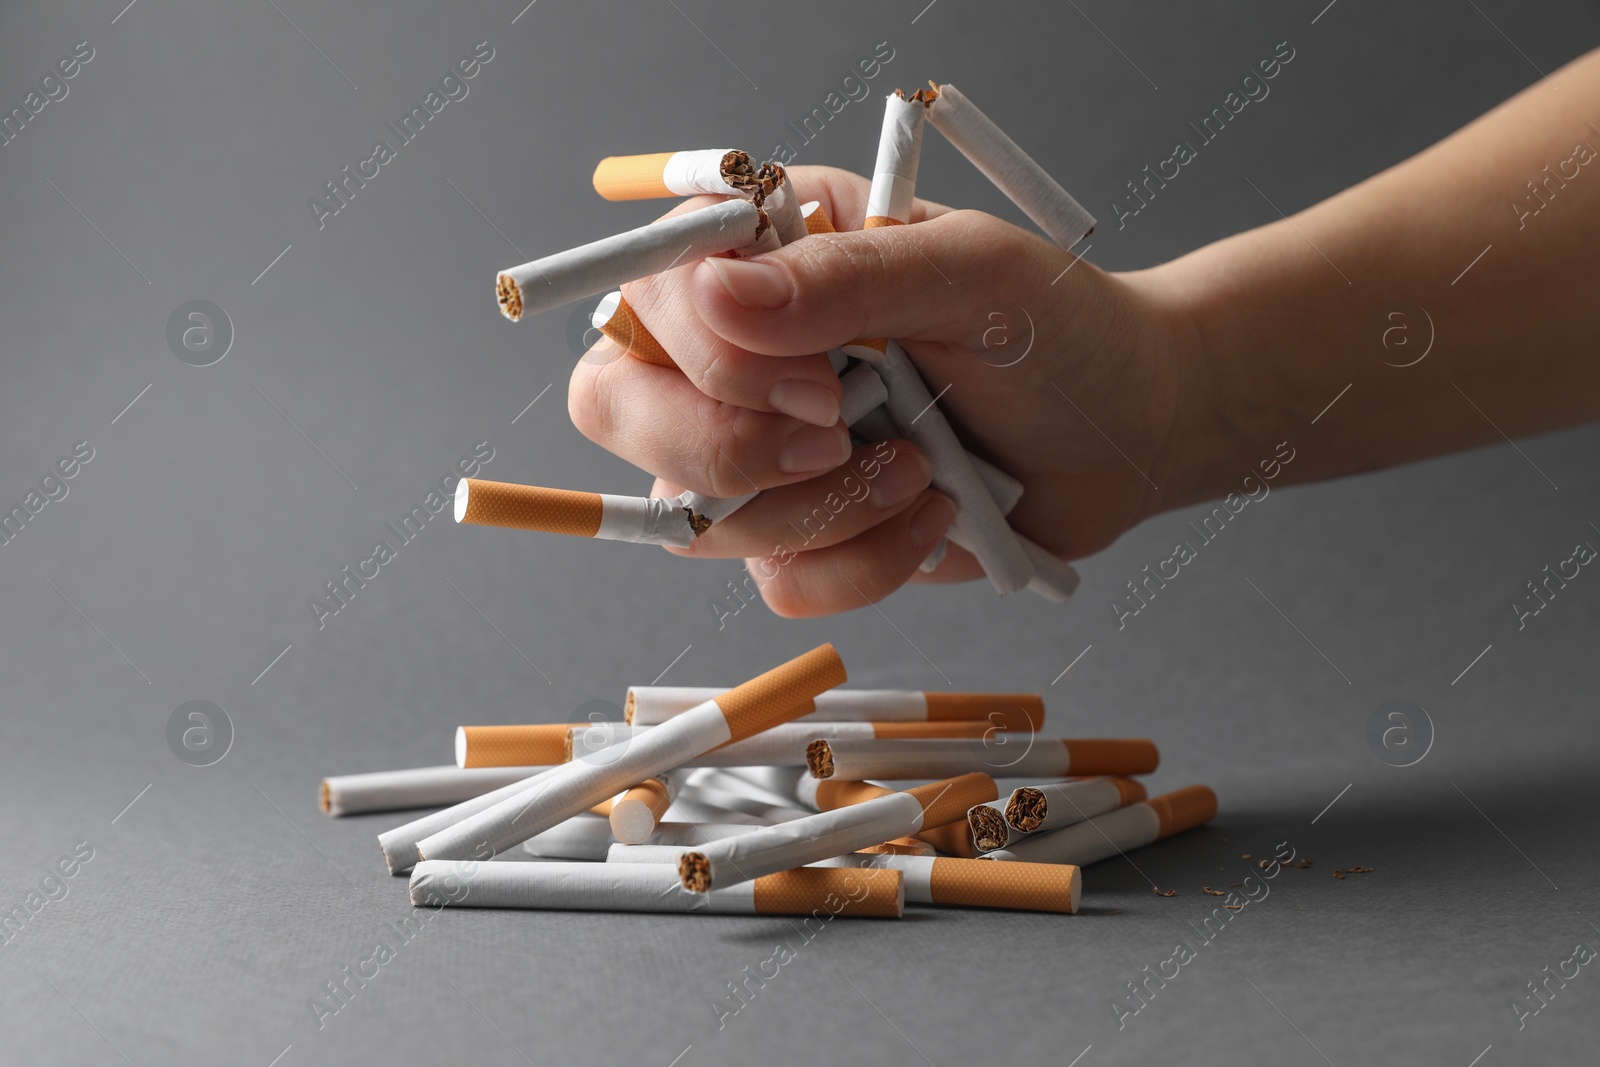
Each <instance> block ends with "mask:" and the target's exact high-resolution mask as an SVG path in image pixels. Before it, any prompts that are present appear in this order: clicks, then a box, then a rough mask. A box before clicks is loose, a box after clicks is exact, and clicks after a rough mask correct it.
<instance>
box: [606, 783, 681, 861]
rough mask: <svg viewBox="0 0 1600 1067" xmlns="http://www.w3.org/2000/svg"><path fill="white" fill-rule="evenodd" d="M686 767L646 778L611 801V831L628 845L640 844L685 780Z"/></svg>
mask: <svg viewBox="0 0 1600 1067" xmlns="http://www.w3.org/2000/svg"><path fill="white" fill-rule="evenodd" d="M688 777H689V772H688V771H687V770H671V771H667V772H666V773H665V774H658V775H656V776H655V777H654V778H647V779H645V780H644V781H642V782H640V783H639V784H638V785H636V786H634V787H633V788H631V789H629V790H627V791H626V792H624V793H622V794H621V795H619V796H617V797H616V798H614V799H613V800H612V801H611V813H610V822H611V833H612V834H613V835H614V836H615V837H616V839H617V840H618V841H621V842H623V843H625V844H629V845H639V844H643V843H644V842H645V841H648V840H649V839H650V835H651V834H653V833H655V832H656V827H657V826H658V825H659V824H660V823H661V820H662V818H663V817H664V816H665V815H666V813H667V809H668V808H669V807H671V806H672V802H673V801H674V800H676V799H677V797H678V792H679V791H680V790H681V789H682V788H683V784H684V782H685V781H687V780H688Z"/></svg>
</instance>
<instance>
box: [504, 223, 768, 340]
mask: <svg viewBox="0 0 1600 1067" xmlns="http://www.w3.org/2000/svg"><path fill="white" fill-rule="evenodd" d="M769 228H770V224H769V222H768V219H767V215H766V212H764V211H762V210H761V209H760V208H759V207H757V206H756V205H755V204H753V203H751V202H750V201H748V200H725V201H723V202H722V203H719V204H712V205H711V206H710V207H703V208H700V209H699V210H697V211H690V212H686V213H685V214H682V215H674V216H672V217H671V218H665V219H660V220H658V221H656V222H652V223H650V224H649V225H647V226H640V227H639V228H637V229H634V230H628V231H627V232H625V233H619V234H616V235H614V236H611V237H603V238H601V239H600V240H598V241H591V242H590V243H589V244H586V245H579V246H578V247H577V248H570V249H568V250H566V251H565V252H557V253H555V254H553V255H549V256H545V257H544V258H542V259H536V260H533V261H532V262H530V263H524V264H522V265H521V266H517V267H512V268H510V269H508V270H504V271H501V272H500V273H499V274H498V275H496V276H495V291H496V294H497V295H498V297H499V301H500V311H501V313H502V314H504V315H505V317H506V318H508V319H510V320H512V321H513V322H516V321H517V320H519V319H521V318H522V316H523V315H533V314H537V313H538V312H540V311H543V310H545V309H546V308H552V307H556V306H558V305H560V304H565V303H567V302H568V301H572V300H577V299H579V298H581V297H585V296H595V295H597V294H599V293H603V292H605V291H606V290H607V289H615V288H616V287H617V286H619V285H621V284H622V283H623V282H631V281H633V280H634V279H636V278H643V277H645V276H647V275H650V274H659V273H661V272H662V271H665V270H668V269H669V268H671V267H675V266H677V265H678V264H679V263H688V262H693V261H694V260H698V259H704V258H706V257H707V256H713V255H716V254H718V253H719V252H727V251H730V250H734V249H742V248H745V247H747V246H752V245H758V244H759V242H761V240H762V238H763V236H764V235H765V234H766V233H767V231H768V229H769Z"/></svg>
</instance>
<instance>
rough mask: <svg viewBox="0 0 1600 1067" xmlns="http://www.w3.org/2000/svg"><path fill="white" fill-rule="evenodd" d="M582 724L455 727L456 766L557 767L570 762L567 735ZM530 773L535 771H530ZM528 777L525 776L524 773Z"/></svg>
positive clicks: (559, 723)
mask: <svg viewBox="0 0 1600 1067" xmlns="http://www.w3.org/2000/svg"><path fill="white" fill-rule="evenodd" d="M582 726H583V724H578V723H570V722H557V723H538V724H530V725H520V726H458V727H456V766H457V767H511V766H518V765H529V764H538V765H539V766H541V767H550V766H554V765H555V764H557V763H565V762H566V761H567V734H568V732H569V731H570V730H572V729H573V728H574V727H577V728H579V729H581V728H582ZM528 773H529V774H532V773H534V772H532V771H529V772H528ZM524 777H526V775H524Z"/></svg>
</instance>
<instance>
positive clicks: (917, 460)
mask: <svg viewBox="0 0 1600 1067" xmlns="http://www.w3.org/2000/svg"><path fill="white" fill-rule="evenodd" d="M932 475H933V468H932V467H930V466H928V459H927V457H926V456H924V455H923V454H922V453H921V452H912V451H910V450H909V449H901V451H900V454H899V455H898V456H896V457H895V458H894V459H892V460H890V461H889V462H888V463H886V464H884V465H883V466H882V467H880V468H879V471H878V476H877V477H876V478H874V479H873V481H872V488H871V489H870V490H869V491H868V493H867V499H868V500H870V501H871V502H872V506H873V507H875V508H877V509H878V510H880V511H885V510H887V509H889V508H892V507H894V506H895V505H897V504H904V503H905V502H906V501H907V500H910V499H911V498H912V497H914V496H916V495H917V494H918V493H920V492H922V490H923V489H924V488H925V487H926V486H927V484H928V480H929V478H931V477H932Z"/></svg>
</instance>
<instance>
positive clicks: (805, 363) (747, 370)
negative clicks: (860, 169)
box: [622, 196, 839, 426]
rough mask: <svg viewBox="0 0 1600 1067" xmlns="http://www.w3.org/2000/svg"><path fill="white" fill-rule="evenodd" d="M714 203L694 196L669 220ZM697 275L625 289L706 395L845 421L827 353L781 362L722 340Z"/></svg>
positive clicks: (671, 274)
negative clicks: (701, 303) (700, 308)
mask: <svg viewBox="0 0 1600 1067" xmlns="http://www.w3.org/2000/svg"><path fill="white" fill-rule="evenodd" d="M713 202H714V198H712V197H705V196H702V197H695V198H694V199H692V200H687V201H685V202H683V203H682V204H679V205H678V206H677V207H675V208H673V209H672V210H671V211H669V212H668V213H667V216H668V217H670V216H673V215H681V214H683V213H684V212H687V211H694V210H698V209H701V208H704V207H706V206H707V205H708V204H710V203H713ZM692 270H693V265H692V264H691V265H688V266H684V267H679V268H676V269H674V270H669V271H665V272H663V273H661V274H655V275H651V276H650V277H648V278H641V279H639V280H638V281H634V282H629V283H628V284H627V285H625V286H623V287H622V293H623V296H624V298H626V299H627V301H628V304H629V306H630V307H632V308H633V310H634V311H635V313H637V314H638V316H639V319H640V321H641V322H643V323H644V325H645V328H646V329H648V330H649V331H650V334H651V335H652V336H653V337H655V339H656V340H657V341H659V342H660V343H661V345H662V346H663V347H664V348H665V349H666V350H667V351H668V352H669V353H671V355H672V358H673V361H674V362H675V363H677V365H678V368H679V369H680V370H681V371H683V373H684V375H685V376H687V377H688V379H689V380H690V381H691V382H693V383H694V385H695V387H696V388H698V389H699V390H700V391H701V392H703V393H705V394H706V395H707V396H709V397H712V398H713V399H715V400H720V401H722V402H723V403H725V404H735V405H737V406H739V407H743V408H749V409H751V410H752V411H766V412H775V413H779V414H784V415H788V416H790V417H792V418H795V419H799V420H800V421H802V422H808V423H811V424H812V425H815V426H832V425H833V423H834V422H835V421H836V420H837V419H838V417H839V379H838V376H837V375H835V374H834V373H833V369H832V367H830V366H829V365H828V360H827V358H826V357H825V356H823V355H820V354H818V352H820V350H817V351H812V352H803V353H798V354H796V355H794V356H791V357H787V358H777V357H773V356H769V355H756V354H755V353H753V352H749V351H747V350H745V349H743V348H740V347H739V346H738V345H735V344H733V343H731V342H729V341H727V340H724V339H723V338H721V337H719V336H717V334H716V333H714V332H712V331H711V330H710V329H708V328H707V327H706V325H705V323H703V322H701V321H700V316H699V315H697V314H696V313H695V310H694V305H693V303H692V301H691V300H690V299H689V294H688V278H689V274H690V272H691V271H692Z"/></svg>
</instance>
